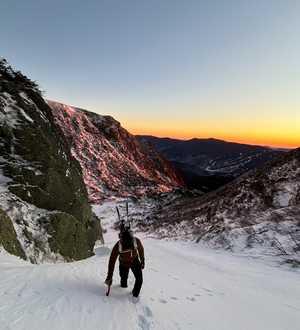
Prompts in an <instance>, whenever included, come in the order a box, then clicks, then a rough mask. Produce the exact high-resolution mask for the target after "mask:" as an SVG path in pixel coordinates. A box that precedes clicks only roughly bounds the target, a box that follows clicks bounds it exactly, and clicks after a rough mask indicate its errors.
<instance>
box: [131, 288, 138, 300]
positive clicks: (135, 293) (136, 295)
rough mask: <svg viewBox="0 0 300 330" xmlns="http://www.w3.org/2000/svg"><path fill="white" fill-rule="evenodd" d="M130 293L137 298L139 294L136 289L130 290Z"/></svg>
mask: <svg viewBox="0 0 300 330" xmlns="http://www.w3.org/2000/svg"><path fill="white" fill-rule="evenodd" d="M132 295H133V296H134V297H136V298H137V297H138V295H139V294H138V293H137V292H136V291H134V290H132Z"/></svg>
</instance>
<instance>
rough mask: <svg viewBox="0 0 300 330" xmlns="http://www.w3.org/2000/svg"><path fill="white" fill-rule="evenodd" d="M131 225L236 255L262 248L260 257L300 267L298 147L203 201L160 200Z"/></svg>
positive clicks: (198, 199) (242, 176)
mask: <svg viewBox="0 0 300 330" xmlns="http://www.w3.org/2000/svg"><path fill="white" fill-rule="evenodd" d="M153 210H155V211H154V212H153ZM148 219H152V221H151V222H150V221H149V220H148ZM134 222H135V223H136V225H137V226H138V227H139V228H141V229H142V230H143V231H145V232H148V233H151V235H154V236H158V237H177V238H182V239H189V240H195V241H196V242H204V243H206V244H208V245H209V246H211V247H216V248H220V247H221V248H224V249H231V250H232V251H240V252H242V251H243V250H244V249H250V248H251V247H252V246H260V251H261V252H262V253H263V254H265V255H267V254H272V255H278V256H280V257H281V258H282V259H283V260H284V262H290V263H291V264H293V265H295V266H300V257H299V256H300V148H298V149H294V150H291V151H290V152H288V153H284V154H282V155H281V156H278V157H277V158H274V159H272V160H270V161H268V162H266V163H264V164H262V165H261V166H258V167H256V168H254V169H252V170H250V171H248V172H246V173H244V174H242V175H241V176H239V177H238V178H237V179H235V180H234V181H232V182H231V183H229V184H226V185H223V186H222V187H220V188H219V189H217V190H215V191H211V192H210V193H208V194H205V195H203V196H201V197H197V198H177V199H173V200H172V201H170V196H169V197H168V200H167V202H165V201H162V199H161V200H158V201H157V206H156V207H155V208H154V207H152V210H151V212H150V213H148V214H147V213H145V214H144V216H143V218H139V217H136V219H135V220H134Z"/></svg>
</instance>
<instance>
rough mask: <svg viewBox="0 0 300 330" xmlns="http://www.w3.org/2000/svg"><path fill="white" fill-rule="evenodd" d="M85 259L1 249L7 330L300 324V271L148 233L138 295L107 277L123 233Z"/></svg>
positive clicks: (0, 317) (0, 316) (0, 290)
mask: <svg viewBox="0 0 300 330" xmlns="http://www.w3.org/2000/svg"><path fill="white" fill-rule="evenodd" d="M105 235H106V236H105V239H106V245H105V246H99V247H96V248H95V253H96V255H95V256H94V257H91V258H89V259H86V260H82V261H78V262H73V263H67V264H66V263H61V264H43V265H31V264H29V263H28V262H25V261H22V260H20V259H18V258H17V257H14V256H12V255H9V254H8V253H6V252H5V251H2V252H1V253H0V265H1V268H0V301H1V306H0V329H1V330H6V329H10V330H29V329H30V330H40V329H43V330H47V329H51V330H53V329H64V330H74V329H85V330H93V329H107V330H109V329H112V330H115V329H205V330H210V329H214V330H215V329H222V330H226V329H237V330H241V329H243V330H247V329H249V330H253V329H264V330H268V329H270V330H271V329H272V330H273V329H288V330H291V329H297V328H298V326H299V321H300V318H299V315H300V298H299V297H300V272H299V270H297V269H292V268H286V267H284V268H282V267H278V266H277V265H276V264H275V263H274V264H273V263H272V261H270V262H269V264H266V263H265V262H264V261H263V260H260V259H252V258H250V257H245V256H240V255H237V254H235V255H232V254H230V253H229V252H225V251H214V250H210V249H208V248H205V247H204V246H199V245H198V244H193V243H184V244H183V243H180V242H171V241H163V240H156V239H153V238H142V242H143V244H144V248H145V254H146V268H145V270H144V284H143V287H142V291H141V294H140V296H139V298H138V299H136V298H133V297H132V295H131V288H132V286H133V276H132V274H130V278H129V287H128V288H126V289H122V288H121V287H120V286H119V275H118V272H117V267H116V270H115V273H114V278H113V279H114V282H113V285H112V287H111V291H110V296H109V297H107V296H106V295H105V293H106V291H107V286H106V285H105V284H104V280H105V277H106V273H107V263H108V258H109V254H110V249H111V248H112V246H113V245H114V243H115V242H116V240H117V233H116V232H113V231H112V230H107V232H106V234H105Z"/></svg>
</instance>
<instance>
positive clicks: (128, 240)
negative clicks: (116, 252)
mask: <svg viewBox="0 0 300 330" xmlns="http://www.w3.org/2000/svg"><path fill="white" fill-rule="evenodd" d="M121 242H122V243H123V246H124V248H125V249H129V248H131V247H132V246H133V237H132V234H131V233H130V232H129V231H128V230H125V231H123V233H122V235H121Z"/></svg>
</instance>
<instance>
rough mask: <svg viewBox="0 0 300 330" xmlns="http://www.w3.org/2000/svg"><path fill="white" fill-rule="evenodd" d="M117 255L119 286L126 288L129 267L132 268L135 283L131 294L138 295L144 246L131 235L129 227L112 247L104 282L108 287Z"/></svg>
mask: <svg viewBox="0 0 300 330" xmlns="http://www.w3.org/2000/svg"><path fill="white" fill-rule="evenodd" d="M118 256H119V262H120V264H119V273H120V277H121V287H122V288H127V279H128V273H129V269H131V270H132V272H133V275H134V277H135V284H134V287H133V290H132V295H133V296H134V297H138V295H139V293H140V290H141V287H142V284H143V274H142V269H144V267H145V258H144V248H143V245H142V243H141V241H140V240H139V239H138V238H136V237H134V236H133V235H132V232H131V230H130V229H126V230H124V231H123V232H121V234H120V240H119V241H118V242H117V243H116V244H115V246H114V247H113V249H112V251H111V254H110V258H109V263H108V274H107V278H106V280H105V283H106V284H107V285H108V286H109V287H110V286H111V284H112V277H113V272H114V268H115V262H116V260H117V258H118Z"/></svg>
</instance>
